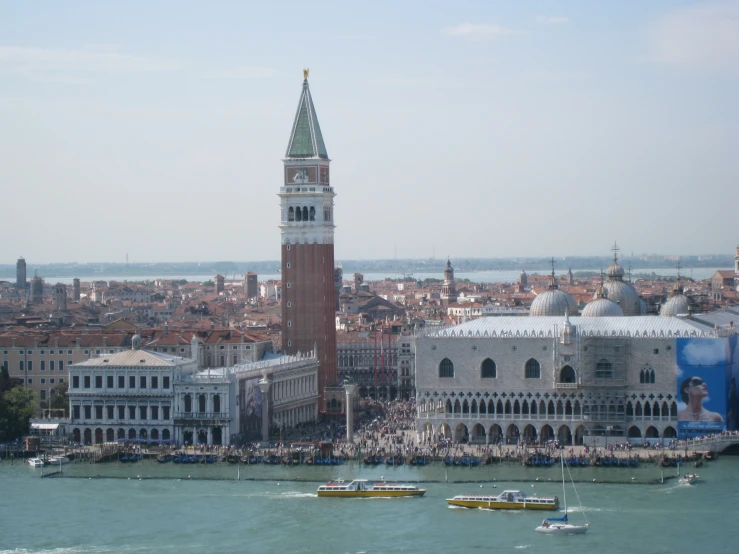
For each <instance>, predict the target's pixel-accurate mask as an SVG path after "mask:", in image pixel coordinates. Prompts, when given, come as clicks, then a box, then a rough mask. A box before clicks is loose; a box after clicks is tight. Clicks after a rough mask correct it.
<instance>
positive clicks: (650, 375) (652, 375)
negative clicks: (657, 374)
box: [649, 369, 655, 383]
mask: <svg viewBox="0 0 739 554" xmlns="http://www.w3.org/2000/svg"><path fill="white" fill-rule="evenodd" d="M649 382H650V383H654V382H655V379H654V370H653V369H650V370H649Z"/></svg>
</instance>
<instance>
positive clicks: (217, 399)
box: [213, 394, 221, 414]
mask: <svg viewBox="0 0 739 554" xmlns="http://www.w3.org/2000/svg"><path fill="white" fill-rule="evenodd" d="M213 411H214V412H215V413H217V414H218V413H220V412H221V395H220V394H216V395H215V396H214V397H213Z"/></svg>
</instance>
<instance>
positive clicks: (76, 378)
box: [72, 375, 170, 390]
mask: <svg viewBox="0 0 739 554" xmlns="http://www.w3.org/2000/svg"><path fill="white" fill-rule="evenodd" d="M80 377H82V379H80ZM93 377H95V387H94V388H96V389H102V388H106V389H114V388H118V389H125V388H126V376H125V375H118V376H117V377H118V379H117V386H115V383H116V379H115V378H116V376H115V375H94V376H93V375H82V376H80V375H73V376H72V388H73V389H79V388H80V382H81V383H82V388H84V389H89V388H93V387H92V378H93ZM103 377H105V387H103ZM138 377H139V386H138V387H136V375H129V376H128V388H129V389H136V390H142V389H146V388H147V383H148V384H149V387H148V388H150V389H158V388H159V376H157V375H152V376H151V379H148V380H147V376H146V375H139V376H138ZM161 388H163V389H168V388H170V378H169V375H164V376H163V377H162V387H161Z"/></svg>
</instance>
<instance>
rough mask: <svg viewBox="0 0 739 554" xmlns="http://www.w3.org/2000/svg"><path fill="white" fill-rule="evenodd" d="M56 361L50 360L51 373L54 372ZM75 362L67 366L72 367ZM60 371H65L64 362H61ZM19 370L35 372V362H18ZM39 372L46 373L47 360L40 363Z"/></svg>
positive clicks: (69, 362)
mask: <svg viewBox="0 0 739 554" xmlns="http://www.w3.org/2000/svg"><path fill="white" fill-rule="evenodd" d="M55 362H56V360H49V371H54V368H55V367H57V366H56V363H55ZM73 363H74V362H73V361H72V360H69V361H68V362H67V365H68V366H69V365H72V364H73ZM58 367H59V371H64V360H59V365H58ZM18 369H19V370H21V371H33V360H28V363H27V364H26V363H25V362H24V361H23V360H19V361H18ZM39 371H46V360H41V361H40V362H39Z"/></svg>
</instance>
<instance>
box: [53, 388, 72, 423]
mask: <svg viewBox="0 0 739 554" xmlns="http://www.w3.org/2000/svg"><path fill="white" fill-rule="evenodd" d="M68 390H69V385H68V384H67V383H59V384H58V385H57V386H55V387H54V388H53V389H52V391H51V400H50V401H49V408H50V409H52V410H64V415H63V417H67V415H68V413H69V395H68V394H67V391H68Z"/></svg>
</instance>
